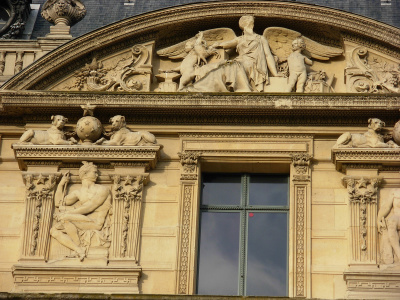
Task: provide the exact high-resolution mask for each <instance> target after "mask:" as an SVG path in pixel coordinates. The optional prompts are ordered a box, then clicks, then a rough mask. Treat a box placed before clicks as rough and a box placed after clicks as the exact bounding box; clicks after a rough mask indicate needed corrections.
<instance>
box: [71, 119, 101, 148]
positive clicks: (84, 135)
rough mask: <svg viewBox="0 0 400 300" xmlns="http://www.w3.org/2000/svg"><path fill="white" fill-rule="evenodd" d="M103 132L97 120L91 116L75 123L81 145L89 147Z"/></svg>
mask: <svg viewBox="0 0 400 300" xmlns="http://www.w3.org/2000/svg"><path fill="white" fill-rule="evenodd" d="M102 132H103V126H102V125H101V122H100V121H99V119H97V118H95V117H92V116H85V117H83V118H80V119H79V121H78V123H76V134H77V135H78V137H79V138H80V139H81V142H82V143H83V144H87V145H90V144H92V143H94V142H95V141H97V140H98V139H99V137H100V136H101V133H102Z"/></svg>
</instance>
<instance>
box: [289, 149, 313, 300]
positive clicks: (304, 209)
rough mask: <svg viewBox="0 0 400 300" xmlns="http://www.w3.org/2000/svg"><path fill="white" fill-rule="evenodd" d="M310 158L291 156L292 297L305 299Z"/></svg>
mask: <svg viewBox="0 0 400 300" xmlns="http://www.w3.org/2000/svg"><path fill="white" fill-rule="evenodd" d="M311 159H312V156H311V155H309V154H307V153H296V154H293V155H292V171H291V180H292V189H293V197H294V201H293V202H294V203H293V204H294V213H293V212H292V214H291V215H292V216H293V218H294V222H293V224H294V228H295V230H294V237H293V243H294V245H295V249H296V250H295V251H294V253H293V256H294V257H293V262H294V268H293V269H294V277H293V281H294V282H293V284H292V286H293V296H294V297H307V296H308V295H309V289H310V287H309V280H308V279H307V278H308V276H309V274H310V257H309V256H310V255H309V252H310V251H307V249H308V247H309V244H310V238H309V236H310V234H309V232H307V228H309V226H307V222H308V218H307V215H308V214H309V208H310V205H309V202H310V198H309V195H310V191H311V176H310V163H311Z"/></svg>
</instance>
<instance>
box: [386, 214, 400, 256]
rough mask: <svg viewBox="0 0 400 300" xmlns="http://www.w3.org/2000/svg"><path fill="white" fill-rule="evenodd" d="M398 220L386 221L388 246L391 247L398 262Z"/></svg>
mask: <svg viewBox="0 0 400 300" xmlns="http://www.w3.org/2000/svg"><path fill="white" fill-rule="evenodd" d="M398 223H399V222H398V218H389V220H388V234H389V241H390V245H391V246H392V248H393V250H394V253H395V254H396V256H397V258H398V259H399V261H400V242H399V233H398V231H397V228H398V225H399V224H398Z"/></svg>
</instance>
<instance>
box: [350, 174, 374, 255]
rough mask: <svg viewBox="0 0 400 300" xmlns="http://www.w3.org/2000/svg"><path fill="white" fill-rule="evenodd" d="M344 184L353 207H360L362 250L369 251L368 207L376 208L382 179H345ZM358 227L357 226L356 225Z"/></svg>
mask: <svg viewBox="0 0 400 300" xmlns="http://www.w3.org/2000/svg"><path fill="white" fill-rule="evenodd" d="M343 180H344V182H345V183H346V184H347V192H348V195H349V201H350V204H352V205H357V206H359V224H358V226H359V234H360V242H361V243H360V248H361V250H362V251H366V250H367V206H368V205H369V204H373V205H374V206H375V205H376V203H377V200H378V187H379V184H380V183H381V179H380V178H364V177H361V178H359V179H357V178H352V177H345V178H344V179H343ZM356 226H357V225H356Z"/></svg>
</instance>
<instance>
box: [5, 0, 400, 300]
mask: <svg viewBox="0 0 400 300" xmlns="http://www.w3.org/2000/svg"><path fill="white" fill-rule="evenodd" d="M58 2H60V3H61V2H62V3H61V4H60V5H61V7H65V5H67V4H68V5H71V7H75V8H77V9H78V10H79V12H80V14H82V12H83V6H81V5H82V4H81V1H62V0H60V1H58V0H55V1H48V5H47V6H46V9H47V8H49V7H51V5H53V6H54V5H57V3H58ZM82 3H83V2H82ZM228 4H229V5H230V10H229V12H227V11H226V5H227V3H226V2H213V3H208V2H204V3H199V4H193V5H186V6H180V7H176V8H169V9H165V10H159V11H154V12H151V13H148V14H146V15H141V16H137V17H132V18H128V19H124V20H121V21H119V22H117V23H114V24H111V25H109V26H107V27H104V28H100V29H98V30H96V31H94V32H92V33H90V34H87V35H84V36H81V37H78V38H76V39H72V40H71V36H70V33H71V32H70V28H69V26H72V25H73V22H72V21H71V20H72V19H73V18H72V17H69V18H70V19H71V20H70V19H68V20H69V21H68V22H61V23H60V22H58V21H54V22H53V23H54V24H55V25H54V28H53V29H52V31H51V32H50V34H49V35H48V36H47V37H46V38H44V39H42V40H41V41H43V43H47V45H50V44H51V47H55V46H56V45H62V46H60V47H58V48H57V49H55V50H53V51H51V52H49V53H46V52H47V51H48V50H50V48H51V47H50V46H49V47H50V48H46V49H47V50H46V51H42V50H40V51H39V50H32V51H36V52H38V53H39V52H40V53H41V54H40V55H43V56H42V57H41V59H39V60H36V57H33V58H32V60H31V61H32V62H33V61H34V60H36V61H35V62H34V63H33V64H31V65H26V64H23V65H22V66H21V68H23V69H22V70H15V73H16V74H15V75H14V76H13V77H12V78H10V79H9V80H8V81H7V82H6V83H4V84H3V85H2V87H1V89H0V99H1V106H0V116H1V121H0V122H1V123H0V138H1V140H0V142H1V149H0V150H1V151H0V155H1V156H0V159H1V164H0V178H1V179H2V180H0V237H1V239H2V243H1V245H0V253H1V254H2V255H0V257H1V259H0V292H7V293H39V292H45V293H65V292H70V293H104V294H119V293H123V294H138V293H140V294H171V295H172V294H176V295H192V294H195V293H196V277H197V267H198V249H199V245H198V243H199V242H198V239H199V219H200V201H201V200H200V199H201V192H200V191H201V187H202V181H201V180H202V174H203V173H204V172H208V173H218V172H219V173H221V172H223V173H256V174H259V173H264V174H276V173H280V174H288V176H289V177H288V178H289V192H288V194H289V200H288V201H289V205H288V207H289V212H288V216H289V217H288V218H289V220H288V229H289V230H288V255H287V261H288V268H287V269H288V270H287V282H288V284H287V291H286V292H285V291H284V292H283V293H282V294H283V295H287V296H289V297H301V298H325V299H335V298H349V299H350V298H372V299H376V298H393V299H397V298H398V297H399V295H400V287H399V286H400V270H399V266H398V265H399V262H398V261H399V259H400V256H399V253H400V246H399V243H400V242H399V238H398V229H397V228H398V227H399V222H400V221H399V212H398V210H399V199H400V197H399V192H398V190H399V188H400V173H399V171H400V162H399V159H398V157H399V154H400V125H399V123H398V120H399V119H400V118H399V116H400V114H399V109H400V96H399V86H400V70H399V64H400V38H399V36H400V30H399V29H397V28H395V27H391V26H389V25H386V24H383V23H380V22H376V21H373V20H371V19H367V18H365V17H361V16H357V15H353V14H350V13H347V12H343V11H338V10H334V9H330V8H324V7H319V6H311V5H306V4H301V3H294V2H279V1H271V2H268V1H232V2H229V3H228ZM44 15H46V13H44ZM78 17H79V16H78ZM78 17H75V19H74V20H76V19H79V18H78ZM58 24H62V25H61V27H62V28H61V27H60V26H59V27H57V26H58ZM56 27H57V28H56ZM67 40H69V42H68V43H65V44H64V42H65V41H67ZM9 43H11V42H9ZM27 43H28V42H27ZM29 43H31V42H29ZM17 44H18V42H13V44H12V45H11V44H10V45H9V46H10V47H15V46H16V45H17ZM39 44H40V43H39ZM21 45H23V46H21V47H22V48H24V47H25V46H26V48H28V46H27V45H28V44H23V43H22V42H21ZM3 46H4V47H6V44H5V45H3V44H1V43H0V49H1V47H3ZM31 46H32V47H33V48H34V47H38V45H37V44H35V45H33V44H32V45H31ZM26 48H24V50H23V51H28V50H26ZM33 48H32V49H33ZM35 49H37V48H35ZM29 51H31V50H29ZM0 54H1V51H0ZM23 55H25V54H23ZM23 55H22V54H21V55H20V57H19V58H18V55H17V54H16V56H15V60H13V61H12V62H11V64H12V63H14V64H15V65H16V62H17V60H18V59H20V60H21V59H23V58H22V57H25V56H23ZM7 57H8V56H7ZM1 59H2V56H1V55H0V61H1ZM4 59H5V56H4V57H3V60H4ZM7 59H8V60H10V61H11V56H10V57H9V58H7ZM7 63H9V61H7V60H6V65H7ZM0 67H1V64H0ZM7 68H10V67H7ZM0 69H1V68H0ZM9 75H11V73H10V74H9ZM6 79H7V78H6ZM82 111H83V116H82ZM396 122H397V123H396ZM260 230H262V228H260ZM266 296H268V295H266Z"/></svg>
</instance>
